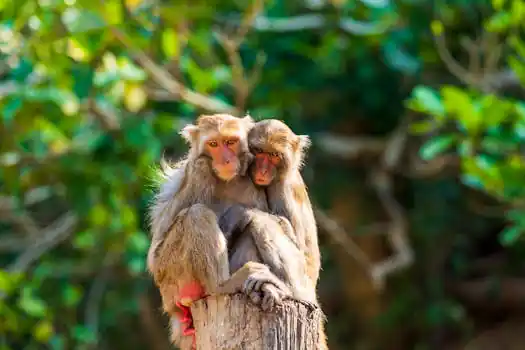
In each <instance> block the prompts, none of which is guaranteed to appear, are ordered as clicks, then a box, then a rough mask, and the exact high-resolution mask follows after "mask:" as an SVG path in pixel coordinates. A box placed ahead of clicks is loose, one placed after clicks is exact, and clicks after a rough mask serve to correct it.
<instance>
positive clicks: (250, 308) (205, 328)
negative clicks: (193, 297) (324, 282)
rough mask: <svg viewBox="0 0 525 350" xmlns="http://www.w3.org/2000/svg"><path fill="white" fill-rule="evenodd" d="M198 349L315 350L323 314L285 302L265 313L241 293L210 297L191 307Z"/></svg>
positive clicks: (303, 306) (313, 309) (309, 307)
mask: <svg viewBox="0 0 525 350" xmlns="http://www.w3.org/2000/svg"><path fill="white" fill-rule="evenodd" d="M191 309H192V315H193V324H194V326H195V330H196V341H197V350H240V349H242V350H267V349H272V350H273V349H275V350H296V349H298V350H299V349H301V350H310V349H312V350H315V349H319V348H320V346H319V326H320V324H321V321H322V320H323V318H324V315H323V313H322V311H321V309H319V308H312V307H311V306H309V305H305V304H303V303H301V302H300V301H295V300H285V301H284V302H283V304H282V305H280V306H278V307H275V308H274V309H273V310H271V311H268V312H265V311H263V310H261V308H260V307H258V306H256V305H254V304H253V303H251V301H250V300H249V299H248V298H247V297H246V296H245V295H243V294H234V295H219V296H210V297H207V298H205V299H201V300H199V301H197V302H195V303H194V304H193V305H192V308H191Z"/></svg>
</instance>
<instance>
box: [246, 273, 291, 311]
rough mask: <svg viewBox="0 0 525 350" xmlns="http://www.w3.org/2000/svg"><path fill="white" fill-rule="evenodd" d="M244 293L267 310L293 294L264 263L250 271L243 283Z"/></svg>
mask: <svg viewBox="0 0 525 350" xmlns="http://www.w3.org/2000/svg"><path fill="white" fill-rule="evenodd" d="M243 293H245V294H246V295H248V297H249V298H250V299H251V300H252V302H253V303H254V304H256V305H260V306H261V308H262V309H263V310H265V311H267V310H271V309H272V308H273V307H274V306H275V305H279V304H281V303H282V300H283V299H284V298H285V297H287V296H291V293H290V291H289V289H288V288H287V287H286V286H285V285H284V284H283V283H282V282H281V281H279V280H278V279H277V277H276V276H275V275H274V274H272V273H271V272H270V270H269V269H268V268H267V267H266V266H264V265H262V266H261V267H260V268H256V269H255V271H252V272H251V273H250V275H249V276H248V278H247V279H246V281H245V282H244V284H243Z"/></svg>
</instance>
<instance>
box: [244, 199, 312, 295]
mask: <svg viewBox="0 0 525 350" xmlns="http://www.w3.org/2000/svg"><path fill="white" fill-rule="evenodd" d="M249 211H250V216H251V221H250V223H249V225H248V226H247V227H246V228H245V231H246V232H250V234H251V236H252V237H253V240H254V242H255V245H256V247H257V251H258V252H259V255H260V256H261V261H262V263H263V264H265V265H268V267H269V268H270V271H271V272H273V273H274V274H275V275H276V276H277V277H278V278H279V279H280V280H281V281H282V282H283V283H284V284H285V285H286V286H288V287H289V288H290V289H291V290H292V294H293V297H294V298H295V299H299V300H302V301H304V302H310V303H314V304H315V301H316V296H315V288H313V286H311V283H309V279H308V278H307V275H306V268H307V266H306V260H305V258H304V254H303V252H302V251H301V250H300V249H299V247H298V246H297V244H296V242H294V241H292V240H291V239H290V237H289V235H288V234H286V232H289V231H290V230H292V228H291V224H290V223H289V221H288V220H284V219H283V218H281V217H277V216H274V215H271V214H268V213H265V212H262V211H260V210H256V209H250V210H249ZM265 283H266V281H265V280H257V279H253V278H251V279H250V278H249V279H248V280H247V281H246V292H248V293H249V292H251V291H261V290H262V288H263V286H264V285H265Z"/></svg>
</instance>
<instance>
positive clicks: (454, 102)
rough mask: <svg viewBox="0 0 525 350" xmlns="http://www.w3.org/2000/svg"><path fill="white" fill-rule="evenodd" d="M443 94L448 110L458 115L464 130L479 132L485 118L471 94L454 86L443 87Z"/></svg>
mask: <svg viewBox="0 0 525 350" xmlns="http://www.w3.org/2000/svg"><path fill="white" fill-rule="evenodd" d="M441 94H442V95H443V101H444V103H445V108H446V110H447V112H449V113H452V114H454V115H456V117H457V118H458V121H459V123H460V125H461V126H462V127H463V128H464V130H466V131H468V132H471V133H475V132H477V131H478V130H479V127H480V126H481V122H482V121H483V119H482V118H481V115H480V113H479V111H478V110H476V108H475V107H474V104H473V101H472V100H471V99H470V96H469V95H468V94H467V93H466V92H464V91H463V90H461V89H459V88H457V87H453V86H445V87H443V88H442V89H441Z"/></svg>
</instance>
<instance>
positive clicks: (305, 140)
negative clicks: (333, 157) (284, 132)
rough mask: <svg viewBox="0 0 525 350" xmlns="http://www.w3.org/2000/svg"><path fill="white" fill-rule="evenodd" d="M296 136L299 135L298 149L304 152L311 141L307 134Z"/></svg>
mask: <svg viewBox="0 0 525 350" xmlns="http://www.w3.org/2000/svg"><path fill="white" fill-rule="evenodd" d="M298 137H299V149H300V150H301V152H305V151H306V150H308V148H310V146H311V145H312V141H311V140H310V136H308V135H298Z"/></svg>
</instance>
